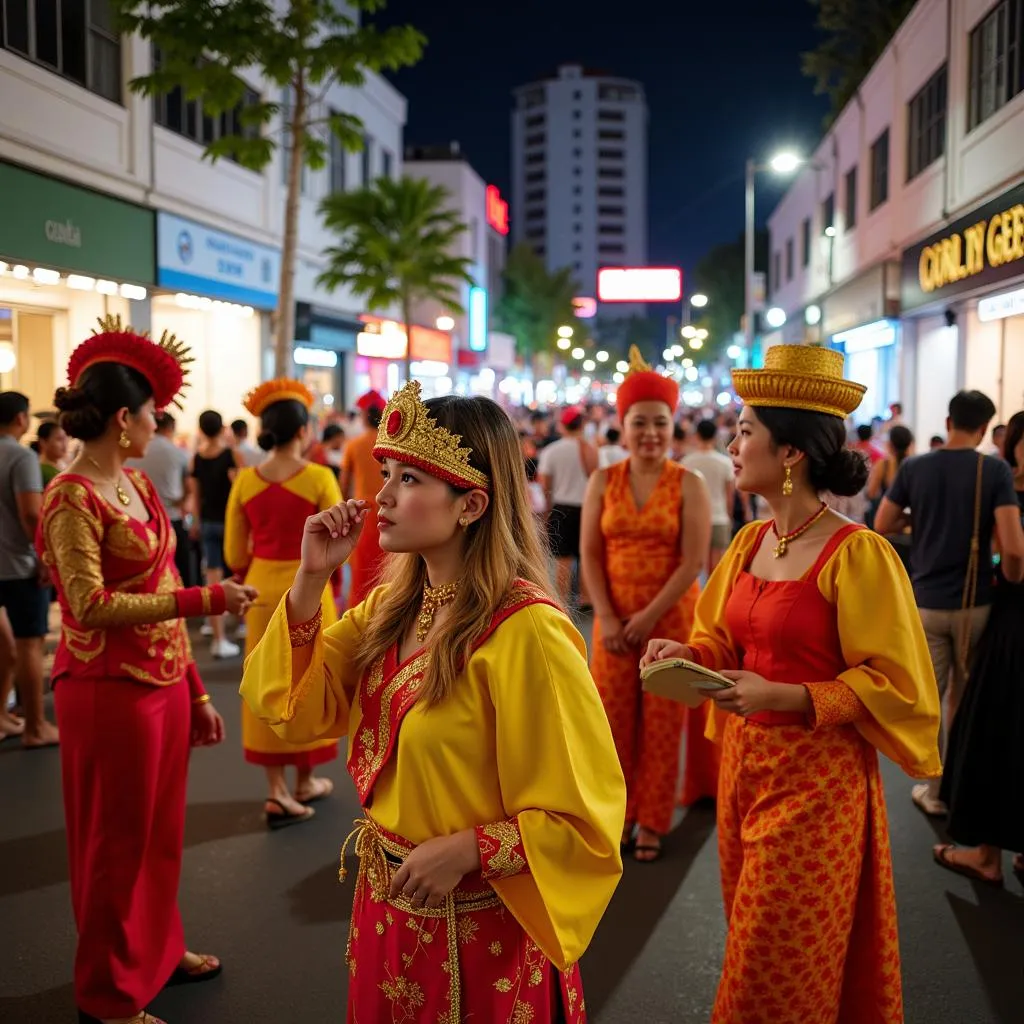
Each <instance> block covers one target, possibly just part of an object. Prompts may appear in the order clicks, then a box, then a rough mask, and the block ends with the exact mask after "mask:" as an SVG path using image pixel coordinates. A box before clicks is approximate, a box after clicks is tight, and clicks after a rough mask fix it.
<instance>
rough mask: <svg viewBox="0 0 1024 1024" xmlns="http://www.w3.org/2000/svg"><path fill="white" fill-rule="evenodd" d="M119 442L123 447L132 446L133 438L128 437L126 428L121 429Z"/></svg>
mask: <svg viewBox="0 0 1024 1024" xmlns="http://www.w3.org/2000/svg"><path fill="white" fill-rule="evenodd" d="M117 443H118V444H119V445H120V446H121V447H122V448H131V446H132V442H131V439H130V438H129V437H128V432H127V431H125V430H122V431H121V436H120V437H119V438H118V439H117Z"/></svg>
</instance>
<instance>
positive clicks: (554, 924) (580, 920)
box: [471, 604, 626, 970]
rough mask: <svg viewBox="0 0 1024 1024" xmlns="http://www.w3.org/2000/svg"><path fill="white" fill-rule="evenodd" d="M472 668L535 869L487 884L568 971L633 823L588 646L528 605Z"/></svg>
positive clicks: (545, 609) (602, 903)
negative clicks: (479, 676)
mask: <svg viewBox="0 0 1024 1024" xmlns="http://www.w3.org/2000/svg"><path fill="white" fill-rule="evenodd" d="M471 664H472V670H473V672H474V674H475V673H476V672H482V673H483V676H484V682H485V684H486V686H487V688H488V691H489V693H490V697H491V701H492V703H493V705H494V719H495V721H494V728H495V741H496V757H497V769H498V784H499V787H500V793H501V800H502V805H503V810H504V813H505V815H506V816H507V818H508V819H510V820H511V819H515V823H516V824H517V825H518V829H519V833H518V838H519V840H520V841H521V846H522V849H523V850H524V851H525V855H526V860H527V862H528V869H527V870H520V871H518V872H516V873H514V874H510V875H509V876H508V877H497V875H500V874H502V872H493V873H492V874H493V875H494V876H495V877H492V879H491V884H492V885H493V886H494V888H495V890H496V891H497V893H498V895H499V896H501V899H502V901H503V902H504V903H505V905H506V906H507V907H508V908H509V909H510V910H511V912H512V913H513V914H514V915H515V918H516V920H517V921H519V923H520V924H521V925H522V926H523V928H524V929H525V930H526V932H527V934H529V936H530V937H531V938H532V939H533V941H534V942H536V943H537V945H538V946H539V947H540V948H541V949H542V950H543V952H544V954H545V956H547V957H548V959H549V960H551V961H552V963H554V964H555V966H556V967H558V968H559V970H565V969H566V968H567V967H568V966H569V965H570V964H573V963H575V962H576V961H577V960H578V959H579V958H580V957H581V956H582V955H583V953H584V951H585V950H586V948H587V946H588V944H589V943H590V940H591V938H592V937H593V934H594V930H595V929H596V928H597V925H598V922H599V921H600V920H601V916H602V915H603V914H604V912H605V909H606V907H607V906H608V902H609V900H610V899H611V897H612V893H613V892H614V891H615V887H616V885H617V884H618V881H619V878H620V876H621V874H622V859H621V857H620V854H619V840H620V839H621V836H622V828H623V823H624V821H625V816H626V786H625V782H624V780H623V777H622V771H621V769H620V767H619V759H618V755H617V754H616V752H615V744H614V742H613V741H612V735H611V729H610V728H609V725H608V719H607V717H606V716H605V712H604V708H603V707H602V705H601V700H600V698H599V696H598V693H597V688H596V687H595V685H594V681H593V679H592V678H591V676H590V672H589V670H588V668H587V658H586V646H585V644H584V642H583V639H582V637H580V635H579V633H578V632H577V631H576V630H575V628H574V627H573V626H572V624H571V623H570V621H569V620H568V618H566V616H565V615H563V614H562V613H561V612H559V611H557V610H556V609H554V608H551V607H550V606H548V605H540V604H537V605H530V606H528V607H527V608H524V609H522V610H520V611H518V612H516V613H515V614H514V615H513V616H512V617H511V618H509V619H508V620H507V621H506V622H504V623H503V624H502V625H501V626H500V627H499V628H498V630H497V631H496V632H495V634H494V636H493V637H492V638H491V639H490V640H489V641H488V642H487V644H486V645H484V647H481V648H480V650H479V651H478V652H477V655H476V656H475V657H474V658H473V661H472V663H471ZM517 845H518V844H517ZM483 866H484V868H485V871H486V869H487V868H488V865H486V864H485V865H483Z"/></svg>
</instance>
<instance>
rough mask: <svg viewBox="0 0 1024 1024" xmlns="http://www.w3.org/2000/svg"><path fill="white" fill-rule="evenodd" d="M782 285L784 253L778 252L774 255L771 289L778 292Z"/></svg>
mask: <svg viewBox="0 0 1024 1024" xmlns="http://www.w3.org/2000/svg"><path fill="white" fill-rule="evenodd" d="M781 287H782V254H781V253H776V254H775V255H774V257H772V281H771V291H772V294H774V293H775V292H777V291H778V290H779V289H780V288H781Z"/></svg>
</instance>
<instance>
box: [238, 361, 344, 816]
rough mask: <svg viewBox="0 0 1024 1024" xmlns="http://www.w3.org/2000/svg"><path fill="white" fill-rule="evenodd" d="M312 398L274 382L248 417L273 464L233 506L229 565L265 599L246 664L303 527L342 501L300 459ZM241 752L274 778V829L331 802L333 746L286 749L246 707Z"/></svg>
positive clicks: (324, 742) (253, 615)
mask: <svg viewBox="0 0 1024 1024" xmlns="http://www.w3.org/2000/svg"><path fill="white" fill-rule="evenodd" d="M312 403H313V396H312V395H311V394H310V393H309V391H308V390H307V389H306V388H305V386H304V385H302V384H301V383H300V382H299V381H297V380H289V379H281V380H273V381H268V382H267V383H265V384H261V385H260V386H259V387H258V388H256V389H255V390H254V391H252V392H251V393H250V394H249V395H248V396H247V397H246V400H245V406H246V409H247V410H248V411H249V412H250V413H252V415H253V416H259V417H260V420H261V428H262V430H261V433H260V437H259V443H260V447H261V448H263V449H264V450H265V451H267V452H268V458H267V460H266V461H265V462H264V463H263V464H262V465H260V466H258V467H256V468H249V469H243V470H241V471H240V472H239V474H238V476H237V477H236V478H235V482H234V484H233V486H232V488H231V494H230V497H229V498H228V506H227V514H226V517H225V530H224V558H225V560H226V561H227V563H228V565H229V566H230V567H231V569H232V570H233V571H234V572H235V573H236V574H238V575H239V576H242V575H244V577H245V579H246V581H247V582H248V583H250V584H251V585H252V586H254V587H256V588H257V589H258V590H259V592H260V601H259V602H258V603H257V604H255V605H253V606H252V607H251V608H250V610H249V613H248V615H247V616H246V642H245V653H246V656H248V655H249V654H251V653H252V651H253V649H254V648H255V647H256V645H257V643H258V642H259V639H260V637H261V636H263V632H264V630H265V629H266V628H267V623H268V622H269V621H270V618H271V616H272V615H273V613H274V609H275V608H276V607H277V605H278V602H279V601H280V600H281V598H282V597H283V596H284V594H285V592H286V591H287V590H288V587H289V586H291V582H292V580H293V579H294V578H295V571H296V569H298V567H299V546H300V544H301V541H302V524H303V523H304V522H305V520H306V518H307V517H308V516H311V515H313V514H315V513H316V512H319V511H321V510H323V509H326V508H330V507H331V506H332V505H334V504H336V503H337V502H339V501H340V500H341V491H340V490H339V488H338V481H337V478H336V477H335V476H334V473H332V472H331V470H330V468H328V467H327V466H318V465H315V464H314V463H311V462H306V461H305V460H304V459H303V458H302V455H301V452H302V447H303V444H304V443H305V440H306V426H307V423H308V421H309V408H310V406H311V405H312ZM321 606H322V609H323V614H324V617H325V621H326V622H327V623H328V624H329V623H332V622H334V621H335V619H336V618H337V615H336V613H335V611H334V601H333V599H332V596H331V590H330V587H325V588H324V592H323V594H322V596H321ZM242 749H243V751H244V752H245V759H246V761H248V762H249V763H250V764H258V765H261V766H262V767H263V769H264V770H265V771H266V774H267V799H266V804H265V806H264V815H265V816H266V821H267V825H268V827H269V828H271V829H280V828H284V827H286V826H288V825H295V824H299V823H301V822H304V821H308V820H309V819H310V818H312V817H313V814H314V813H315V809H314V808H313V807H310V806H309V805H310V804H311V803H314V802H316V801H317V800H321V799H323V798H324V797H326V796H329V795H330V794H331V792H332V791H333V789H334V784H333V783H332V782H331V780H330V779H328V778H320V777H317V776H316V775H314V774H313V770H314V769H315V768H316V766H317V765H318V764H324V763H325V762H327V761H333V760H334V759H335V758H336V757H337V756H338V743H337V741H336V740H333V739H316V740H313V741H311V742H306V743H297V744H296V743H287V742H285V741H284V740H282V739H281V738H280V737H279V736H277V735H276V734H275V733H274V731H273V730H272V729H271V728H270V727H269V726H267V725H265V724H264V723H263V722H261V721H260V720H259V719H258V718H257V717H256V716H255V715H254V714H253V713H252V712H251V711H250V710H249V708H248V707H247V706H246V705H245V704H244V703H243V705H242ZM288 766H292V767H294V768H295V773H296V779H295V789H294V790H289V788H288V781H287V779H286V778H285V769H286V768H287V767H288Z"/></svg>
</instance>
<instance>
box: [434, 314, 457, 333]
mask: <svg viewBox="0 0 1024 1024" xmlns="http://www.w3.org/2000/svg"><path fill="white" fill-rule="evenodd" d="M434 323H435V324H436V325H437V329H438V330H439V331H450V330H452V328H454V327H455V319H454V317H450V316H439V317H438V318H437V320H435V321H434Z"/></svg>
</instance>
